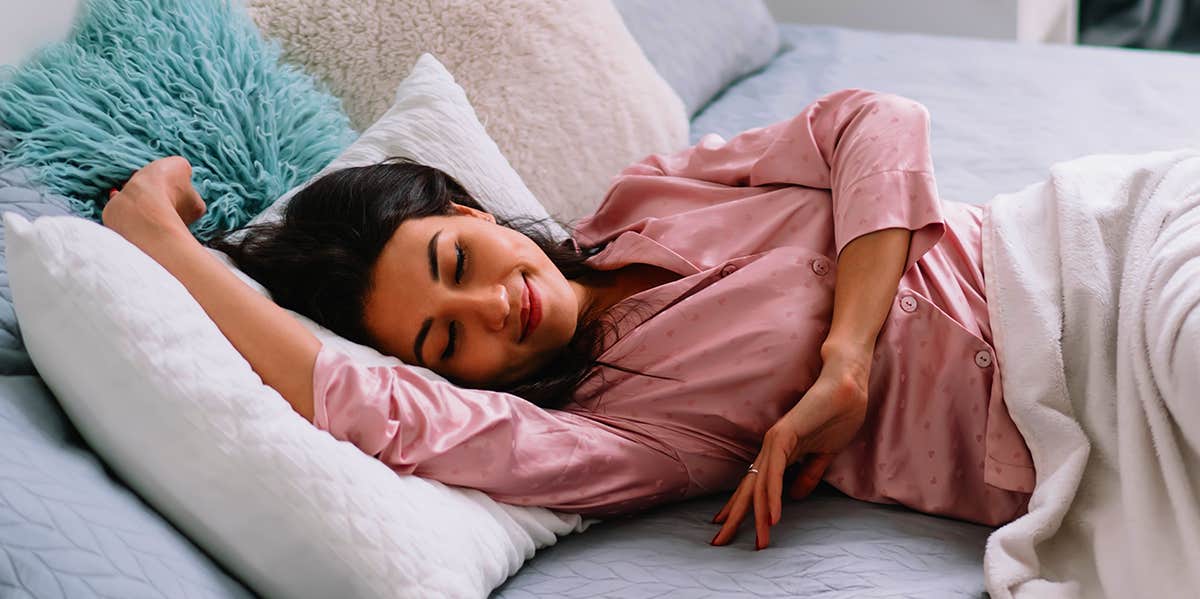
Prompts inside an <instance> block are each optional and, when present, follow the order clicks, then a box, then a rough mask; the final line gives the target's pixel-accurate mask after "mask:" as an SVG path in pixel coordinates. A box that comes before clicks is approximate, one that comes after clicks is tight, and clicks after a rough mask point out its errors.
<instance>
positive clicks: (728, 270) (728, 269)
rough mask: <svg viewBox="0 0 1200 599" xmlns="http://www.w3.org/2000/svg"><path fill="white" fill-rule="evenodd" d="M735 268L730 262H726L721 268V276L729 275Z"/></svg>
mask: <svg viewBox="0 0 1200 599" xmlns="http://www.w3.org/2000/svg"><path fill="white" fill-rule="evenodd" d="M736 270H737V267H736V266H734V265H732V264H726V265H725V268H722V269H721V276H722V277H728V276H729V275H731V274H733V273H734V271H736Z"/></svg>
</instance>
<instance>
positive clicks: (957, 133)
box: [494, 25, 1200, 599]
mask: <svg viewBox="0 0 1200 599" xmlns="http://www.w3.org/2000/svg"><path fill="white" fill-rule="evenodd" d="M781 32H782V37H783V40H784V48H783V50H782V51H781V53H780V54H779V55H777V56H776V57H775V59H774V60H773V61H772V62H771V63H770V64H768V65H767V66H766V67H765V68H764V69H762V70H760V71H758V72H755V73H751V74H750V75H748V76H746V77H745V78H743V79H742V80H740V81H738V82H735V83H734V84H733V85H731V86H730V87H729V88H727V89H726V90H725V91H724V92H722V93H721V94H720V95H718V96H717V97H716V98H714V99H713V101H712V102H710V103H709V104H708V105H707V106H706V107H705V108H704V109H703V110H702V111H701V112H700V113H699V114H697V116H696V117H695V118H694V119H693V121H692V133H691V137H692V142H693V143H695V142H697V141H699V139H700V137H701V136H702V135H704V134H706V133H710V132H715V133H718V134H720V135H722V136H724V137H726V138H729V137H732V136H733V135H736V134H737V133H738V132H739V131H743V130H745V129H749V128H751V127H758V126H763V125H767V124H770V123H773V122H775V121H779V120H782V119H786V118H788V117H790V116H792V115H794V114H796V113H797V112H799V111H800V110H801V109H802V108H803V107H804V106H805V105H807V104H808V103H809V102H811V101H812V100H814V99H816V98H817V97H819V96H821V95H823V94H825V93H828V92H831V91H835V90H837V89H841V88H846V87H862V88H868V89H875V90H879V91H887V92H892V93H897V94H901V95H904V96H908V97H910V98H913V99H915V100H918V101H920V102H922V103H924V104H925V105H926V106H927V107H928V108H929V110H930V113H931V115H932V124H931V127H932V131H931V136H932V140H933V154H934V166H935V169H936V176H937V179H938V187H939V190H940V192H941V196H942V199H943V200H952V201H963V202H970V203H975V204H980V203H985V202H986V201H988V200H990V199H991V198H992V197H993V196H994V195H995V194H996V193H1000V192H1006V191H1012V190H1017V189H1020V188H1022V187H1024V186H1026V185H1028V184H1030V183H1034V182H1036V181H1040V180H1042V179H1043V178H1044V175H1045V173H1046V172H1047V169H1048V167H1049V165H1050V164H1051V163H1053V162H1057V161H1061V160H1065V159H1070V158H1074V157H1076V156H1080V155H1083V154H1090V153H1102V152H1138V151H1148V150H1155V149H1162V148H1172V147H1181V146H1187V145H1197V144H1198V143H1200V114H1198V113H1197V111H1196V110H1195V102H1194V99H1195V98H1200V78H1194V77H1192V78H1188V77H1184V76H1182V74H1184V73H1194V72H1200V57H1194V56H1187V55H1180V54H1167V53H1156V52H1145V51H1130V50H1119V49H1110V48H1085V47H1064V46H1041V45H1027V46H1023V45H1017V44H1011V43H1004V42H995V41H986V40H973V39H966V38H950V37H934V36H924V35H911V34H887V33H877V32H867V31H856V30H849V29H842V28H836V27H812V26H798V25H783V26H781ZM726 499H727V497H725V496H714V497H708V498H702V499H696V500H693V501H690V502H686V503H683V504H679V505H675V506H666V507H663V508H661V509H660V510H657V511H654V512H651V513H648V514H646V515H643V516H641V517H638V518H633V519H629V520H624V521H613V522H604V523H601V524H598V525H595V526H594V527H593V528H592V529H590V530H589V531H588V532H587V534H584V535H580V536H578V537H572V538H566V539H563V540H562V541H560V542H559V544H558V545H556V546H554V547H549V548H546V549H544V550H542V551H540V552H539V553H538V555H537V556H535V557H534V559H533V560H531V561H530V562H529V563H527V564H526V565H525V566H524V568H522V570H521V571H519V572H518V573H517V574H516V575H515V576H513V577H512V578H510V579H509V580H508V581H507V583H506V584H505V585H504V586H502V587H500V588H499V589H497V591H496V593H495V594H494V596H496V597H503V598H509V599H517V598H519V599H533V598H544V597H607V596H620V597H737V596H743V597H821V598H831V597H922V598H925V597H980V596H983V595H984V586H983V572H982V559H983V548H984V543H985V541H986V538H987V535H988V534H990V532H991V529H990V528H987V527H982V526H977V525H973V524H968V523H964V522H957V521H952V520H948V519H941V518H935V517H931V516H925V515H922V514H917V513H914V512H910V511H907V510H904V509H902V508H898V507H892V506H883V505H874V504H868V503H864V502H859V501H854V500H851V499H849V498H846V497H845V496H843V495H840V494H839V493H837V491H834V490H832V489H829V488H827V487H822V488H821V490H820V491H819V492H818V494H817V495H815V496H814V497H810V498H809V499H808V500H806V501H804V502H799V503H789V504H785V508H784V512H783V518H782V520H781V521H780V524H778V525H777V526H775V527H774V528H773V531H774V532H773V534H772V544H771V547H769V548H768V549H767V550H765V551H762V552H755V551H754V550H753V546H752V544H753V540H752V539H753V531H752V530H751V529H750V528H748V527H746V525H743V527H744V530H743V531H742V532H741V536H740V537H739V540H740V542H739V543H738V544H737V545H738V546H736V547H711V546H709V545H708V542H709V541H710V540H711V538H712V536H713V534H715V533H716V530H717V529H718V527H717V526H716V525H713V524H710V523H709V520H710V519H711V518H712V516H713V514H715V513H716V512H717V511H718V510H719V509H720V507H721V506H722V505H723V504H724V501H725V500H726ZM747 539H750V540H749V541H748V540H747Z"/></svg>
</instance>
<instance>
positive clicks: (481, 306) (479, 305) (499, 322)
mask: <svg viewBox="0 0 1200 599" xmlns="http://www.w3.org/2000/svg"><path fill="white" fill-rule="evenodd" d="M460 309H461V310H462V312H463V317H466V316H467V315H468V314H469V315H471V316H472V317H474V318H475V319H478V320H479V321H480V323H481V324H482V325H483V326H484V328H485V329H486V330H489V331H495V332H500V331H503V330H504V327H505V326H506V325H507V324H508V315H509V313H511V312H512V306H510V305H509V302H508V289H507V288H506V287H505V286H504V285H501V284H495V285H487V286H482V285H481V286H478V287H474V288H472V289H469V290H464V291H463V293H462V295H461V296H460ZM460 318H461V317H460Z"/></svg>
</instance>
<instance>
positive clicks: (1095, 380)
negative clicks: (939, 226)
mask: <svg viewBox="0 0 1200 599" xmlns="http://www.w3.org/2000/svg"><path fill="white" fill-rule="evenodd" d="M983 224H984V232H983V259H984V272H985V273H986V278H987V289H988V313H989V315H990V317H991V321H992V328H993V331H994V334H995V340H996V348H997V352H998V357H999V360H1000V367H1001V373H1002V376H1003V385H1004V396H1005V400H1006V402H1007V404H1008V409H1009V412H1010V413H1011V415H1012V418H1013V421H1014V422H1015V423H1016V425H1017V427H1018V428H1019V429H1020V430H1021V433H1022V434H1023V435H1024V436H1025V439H1026V441H1027V442H1028V444H1029V448H1030V451H1031V453H1032V454H1033V461H1034V465H1035V467H1036V468H1037V486H1036V488H1035V489H1034V492H1033V496H1032V498H1031V499H1030V502H1029V513H1028V514H1026V515H1025V516H1022V517H1021V518H1018V519H1017V520H1015V521H1013V522H1011V523H1009V524H1008V525H1006V526H1004V527H1002V528H1000V529H999V530H997V531H996V532H995V533H993V534H992V536H991V537H990V538H989V539H988V543H987V549H986V553H985V555H984V571H985V576H986V583H987V590H988V592H989V593H991V596H992V597H993V598H995V599H1008V598H1010V597H1016V598H1022V599H1023V598H1026V597H1084V598H1089V599H1090V598H1094V597H1155V598H1162V597H1195V596H1196V595H1195V593H1196V592H1197V591H1196V589H1197V588H1200V568H1197V564H1200V455H1198V454H1200V151H1198V150H1194V149H1193V150H1177V151H1173V152H1155V153H1151V154H1142V155H1104V156H1090V157H1085V158H1081V159H1078V160H1073V161H1070V162H1065V163H1060V164H1057V165H1055V166H1053V167H1052V168H1051V174H1050V178H1049V179H1048V180H1047V181H1045V182H1043V183H1039V184H1036V185H1032V186H1030V187H1028V188H1026V189H1024V190H1022V191H1020V192H1017V193H1014V194H1006V195H1000V196H997V197H996V198H995V199H994V200H993V201H992V203H991V204H990V205H989V207H988V210H987V214H986V216H985V218H984V223H983Z"/></svg>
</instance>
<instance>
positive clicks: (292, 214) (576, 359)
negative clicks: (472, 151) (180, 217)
mask: <svg viewBox="0 0 1200 599" xmlns="http://www.w3.org/2000/svg"><path fill="white" fill-rule="evenodd" d="M451 202H454V203H457V204H461V205H464V206H470V207H472V208H476V209H481V210H482V207H481V206H480V205H479V203H478V202H476V201H475V200H474V198H472V197H471V196H470V195H469V194H468V193H467V192H466V190H464V189H463V187H462V186H461V185H460V184H459V183H458V182H457V181H455V180H454V178H452V177H451V176H449V175H448V174H446V173H444V172H442V171H440V170H438V169H436V168H433V167H429V166H424V165H420V164H416V163H414V162H411V161H408V160H405V159H395V158H393V159H389V160H387V161H384V162H382V163H379V164H375V165H371V166H363V167H354V168H346V169H341V170H338V171H334V172H331V173H329V174H327V175H324V176H322V177H320V178H318V179H317V180H316V181H314V182H313V183H312V184H310V185H308V186H306V187H305V188H304V189H302V190H300V192H298V193H297V194H296V195H294V196H293V197H292V199H291V201H290V202H289V203H288V204H287V205H286V207H285V208H284V211H283V216H282V218H281V219H279V220H277V221H273V222H267V223H262V224H258V225H251V226H247V227H244V228H243V229H240V230H238V231H235V232H233V233H232V234H230V235H227V236H226V237H224V238H220V239H214V240H211V241H209V242H208V245H209V247H211V248H213V249H216V250H220V251H222V252H224V253H226V254H228V255H229V257H230V258H232V259H233V261H234V263H236V264H237V265H238V267H239V268H240V269H242V271H243V272H245V273H246V274H247V275H249V276H250V277H252V278H253V279H255V280H256V281H258V282H259V283H261V284H262V285H263V286H264V287H266V288H267V290H268V291H269V292H270V293H271V296H272V298H273V299H274V300H275V303H277V304H279V305H280V306H282V307H284V308H287V309H289V310H293V311H295V312H298V313H300V314H303V315H305V316H307V317H308V318H311V319H312V320H314V321H316V322H317V323H318V324H320V325H322V326H324V327H326V328H328V329H330V330H331V331H333V332H334V333H337V334H338V335H340V336H342V337H345V338H346V339H349V340H350V341H354V342H355V343H360V344H363V345H369V346H372V347H375V348H377V349H380V351H383V350H382V348H381V344H380V343H379V342H378V340H377V339H375V338H374V336H373V335H372V334H371V332H370V331H369V330H368V329H367V327H366V323H365V308H366V299H367V294H368V292H369V291H370V288H371V276H372V271H373V269H374V266H375V263H376V262H377V261H378V259H379V256H380V254H381V253H382V252H383V248H384V246H385V245H386V244H387V243H388V241H389V240H390V239H391V238H392V235H393V234H394V233H395V231H396V229H397V228H399V227H400V225H401V224H402V223H404V222H405V221H407V220H409V219H413V218H422V217H426V216H437V215H446V214H451V213H452V212H451V206H450V203H451ZM515 221H517V222H514V221H502V220H500V219H497V222H498V223H499V224H501V225H503V226H507V227H509V228H511V229H514V230H516V231H518V232H520V233H522V234H524V235H526V236H527V237H529V238H530V239H532V240H533V242H534V243H536V244H537V245H538V247H540V248H541V250H542V251H543V252H545V253H546V255H547V256H548V257H549V258H550V260H551V262H552V263H553V264H554V265H555V266H556V267H557V268H558V269H559V271H561V272H562V274H563V276H565V277H566V278H568V279H578V278H581V277H585V276H587V275H589V274H592V273H593V269H591V268H590V267H589V266H588V265H587V264H586V262H585V261H586V260H587V258H588V257H589V256H590V255H592V254H593V253H594V251H595V249H592V250H590V251H587V250H581V249H579V248H578V246H576V245H575V244H574V242H571V241H568V242H566V243H557V242H555V241H554V240H553V239H552V238H551V235H550V233H549V231H548V230H547V228H546V226H545V225H546V223H545V222H541V221H538V220H536V219H529V218H526V219H515ZM612 325H613V323H612V322H609V321H606V320H603V319H601V318H599V317H598V315H594V314H584V315H581V316H580V324H579V326H578V327H577V328H576V330H575V334H574V335H573V337H572V338H571V340H570V342H569V343H568V344H567V347H566V348H565V349H564V350H563V351H561V352H559V354H558V355H556V356H555V358H554V359H552V360H551V362H550V363H549V364H548V365H547V366H545V367H544V368H542V369H541V370H540V371H539V372H538V373H536V374H535V375H534V376H533V377H531V378H529V379H526V380H523V381H518V382H517V383H515V384H513V385H510V386H508V387H506V388H501V389H500V390H502V391H507V392H509V393H513V394H515V395H519V396H521V397H523V398H525V399H526V400H528V401H530V402H533V403H535V404H537V405H539V406H542V407H547V408H553V407H559V406H561V405H562V404H564V403H566V402H567V401H569V400H570V399H571V395H572V393H573V392H574V391H575V389H577V388H578V387H579V386H580V385H581V384H582V383H583V382H584V381H585V380H587V378H589V376H590V374H589V373H590V372H592V368H593V366H596V365H598V364H599V365H604V366H609V367H612V368H617V369H618V370H622V371H626V372H629V371H628V370H627V369H625V368H622V367H619V366H615V365H612V364H606V363H601V362H598V361H597V360H596V355H597V354H598V353H599V351H600V349H601V343H602V342H603V340H604V339H605V336H606V335H607V334H608V333H609V332H610V330H612Z"/></svg>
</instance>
